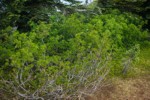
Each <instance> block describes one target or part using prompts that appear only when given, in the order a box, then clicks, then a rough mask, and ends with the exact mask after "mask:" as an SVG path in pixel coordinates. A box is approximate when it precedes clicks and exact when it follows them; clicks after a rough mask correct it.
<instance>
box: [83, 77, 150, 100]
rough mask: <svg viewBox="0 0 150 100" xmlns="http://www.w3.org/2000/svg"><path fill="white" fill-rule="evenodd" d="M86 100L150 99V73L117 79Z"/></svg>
mask: <svg viewBox="0 0 150 100" xmlns="http://www.w3.org/2000/svg"><path fill="white" fill-rule="evenodd" d="M86 100H150V75H145V76H141V77H137V78H128V79H115V81H114V82H113V84H111V85H110V84H109V85H104V86H102V87H101V88H100V89H98V90H97V91H96V92H95V94H94V95H93V97H89V98H87V99H86Z"/></svg>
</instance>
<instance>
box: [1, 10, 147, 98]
mask: <svg viewBox="0 0 150 100" xmlns="http://www.w3.org/2000/svg"><path fill="white" fill-rule="evenodd" d="M143 24H144V22H143V21H142V19H141V18H140V17H139V16H136V15H133V14H130V13H123V14H121V13H120V12H119V11H118V10H113V11H112V13H111V14H103V15H95V16H91V17H86V16H84V15H81V14H72V15H69V16H68V17H65V16H63V15H59V14H57V15H56V16H55V15H53V16H51V18H50V22H49V23H45V22H39V24H37V23H34V22H30V27H32V29H31V31H30V32H26V33H20V32H19V31H18V30H15V29H14V28H12V27H7V28H6V29H3V30H2V33H3V35H5V36H4V37H5V38H3V39H2V40H1V41H0V64H1V67H0V76H1V84H0V87H1V88H2V90H4V91H7V92H10V93H12V94H14V95H15V96H17V95H19V96H20V97H21V98H31V99H39V98H51V99H55V98H71V96H76V95H78V94H80V91H79V90H80V89H82V88H84V90H86V89H89V88H91V87H93V89H94V87H95V86H96V83H99V82H100V81H101V80H102V79H103V78H104V76H106V74H108V71H109V70H111V71H112V72H111V74H112V75H116V74H117V75H118V73H121V72H122V71H123V73H126V71H127V70H128V66H129V65H130V64H131V63H132V61H133V60H134V59H135V58H136V55H137V54H138V51H139V46H138V45H136V44H137V43H138V41H141V40H142V38H145V36H146V35H147V32H146V31H142V29H141V28H142V25H143ZM20 97H18V98H20Z"/></svg>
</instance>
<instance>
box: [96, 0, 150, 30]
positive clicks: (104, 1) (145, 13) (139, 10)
mask: <svg viewBox="0 0 150 100" xmlns="http://www.w3.org/2000/svg"><path fill="white" fill-rule="evenodd" d="M97 6H99V7H101V8H104V9H105V10H106V9H110V8H113V9H114V8H117V9H119V10H121V11H124V12H131V13H135V14H138V15H140V16H142V17H143V18H144V19H146V20H148V25H147V27H148V28H150V17H149V16H150V0H98V4H97Z"/></svg>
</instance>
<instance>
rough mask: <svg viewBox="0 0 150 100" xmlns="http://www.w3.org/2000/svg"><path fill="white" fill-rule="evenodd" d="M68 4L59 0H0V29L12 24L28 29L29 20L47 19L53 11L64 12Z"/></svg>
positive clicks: (73, 1) (74, 0)
mask: <svg viewBox="0 0 150 100" xmlns="http://www.w3.org/2000/svg"><path fill="white" fill-rule="evenodd" d="M65 1H68V2H69V3H70V5H73V4H76V3H79V2H78V1H76V0H65ZM68 6H69V5H65V4H63V3H62V2H61V1H60V0H21V1H18V0H1V1H0V22H1V24H0V29H4V28H5V27H7V26H13V27H17V28H18V29H19V30H21V31H29V30H30V27H29V25H28V22H29V21H34V22H38V21H48V20H49V17H50V16H51V15H52V14H53V13H54V12H56V11H60V12H62V13H64V12H65V10H66V9H67V7H68ZM69 10H70V9H69ZM70 11H71V10H70Z"/></svg>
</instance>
